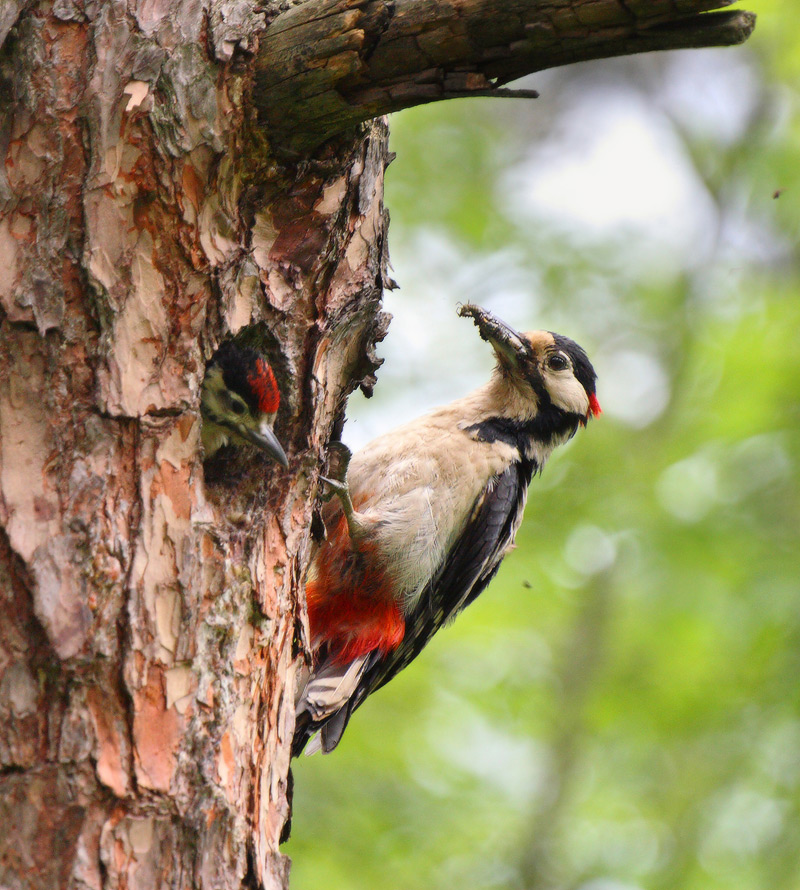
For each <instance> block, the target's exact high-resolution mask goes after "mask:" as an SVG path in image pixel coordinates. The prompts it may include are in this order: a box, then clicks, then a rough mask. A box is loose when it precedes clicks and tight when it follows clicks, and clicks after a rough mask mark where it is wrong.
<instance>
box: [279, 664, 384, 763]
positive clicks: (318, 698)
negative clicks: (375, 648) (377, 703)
mask: <svg viewBox="0 0 800 890" xmlns="http://www.w3.org/2000/svg"><path fill="white" fill-rule="evenodd" d="M372 654H374V653H369V654H367V655H361V656H359V657H358V658H356V659H354V660H353V661H351V662H350V663H349V664H345V665H341V664H338V663H336V662H335V661H327V662H325V663H324V664H323V665H322V666H321V667H320V669H319V670H318V671H315V672H314V673H313V674H312V675H311V677H310V678H309V680H308V683H307V684H306V687H305V689H304V690H303V691H302V693H301V694H300V698H299V699H298V702H297V709H296V714H295V716H296V719H295V732H294V740H293V742H292V756H293V757H297V756H298V754H300V752H301V751H302V750H303V748H305V747H306V743H307V742H308V740H309V739H310V738H311V736H312V735H314V733H315V732H316V731H317V730H320V733H319V736H318V737H317V738H316V739H314V740H313V741H312V743H311V744H310V745H309V746H308V749H307V750H306V754H314V753H316V752H317V751H319V750H321V751H322V752H323V753H324V754H328V753H330V752H331V751H333V749H334V748H335V747H336V746H337V745H338V744H339V741H340V739H341V738H342V734H343V733H344V730H345V727H346V726H347V722H348V720H349V719H350V714H351V713H352V710H353V705H352V704H351V699H352V697H353V695H354V694H355V692H356V691H357V689H358V685H359V683H360V682H361V678H362V677H363V675H364V672H365V670H366V669H367V666H368V664H369V663H371V660H372V659H371V658H370V655H372Z"/></svg>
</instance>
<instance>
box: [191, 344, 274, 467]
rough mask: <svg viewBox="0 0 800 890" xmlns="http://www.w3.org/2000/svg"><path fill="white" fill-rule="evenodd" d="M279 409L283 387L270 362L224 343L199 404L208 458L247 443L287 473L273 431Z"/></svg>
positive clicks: (208, 372) (213, 361) (212, 363)
mask: <svg viewBox="0 0 800 890" xmlns="http://www.w3.org/2000/svg"><path fill="white" fill-rule="evenodd" d="M279 404H280V393H279V391H278V384H277V383H276V381H275V375H274V374H273V372H272V368H271V367H270V365H269V362H268V361H267V360H266V358H264V356H263V355H261V354H260V353H258V352H256V351H255V350H254V349H250V348H249V347H246V346H241V345H240V344H238V343H235V342H233V341H232V340H228V341H227V342H225V343H223V344H222V346H220V348H219V349H218V350H217V351H216V352H215V353H214V355H213V356H212V358H211V361H210V362H209V363H208V365H207V367H206V376H205V379H204V380H203V391H202V394H201V398H200V411H201V413H202V415H203V433H202V437H203V448H204V449H205V455H206V458H209V457H211V456H212V455H214V454H216V452H217V451H219V449H220V448H222V446H223V445H228V444H232V445H242V444H244V443H248V444H250V445H255V446H256V447H257V448H260V449H261V450H262V451H263V452H265V453H266V454H268V455H269V456H270V457H271V458H272V459H273V460H276V461H277V462H278V463H279V464H281V466H284V467H287V466H288V465H289V462H288V460H287V459H286V454H285V452H284V450H283V448H282V447H281V443H280V442H279V441H278V438H277V436H276V435H275V433H274V432H273V429H272V427H273V424H274V423H275V415H276V414H277V412H278V406H279Z"/></svg>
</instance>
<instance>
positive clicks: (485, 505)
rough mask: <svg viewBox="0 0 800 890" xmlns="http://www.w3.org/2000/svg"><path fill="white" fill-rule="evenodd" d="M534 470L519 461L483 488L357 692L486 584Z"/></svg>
mask: <svg viewBox="0 0 800 890" xmlns="http://www.w3.org/2000/svg"><path fill="white" fill-rule="evenodd" d="M532 470H533V467H532V465H531V464H528V463H527V462H520V463H517V462H515V463H513V464H511V466H509V467H508V469H507V470H506V471H505V472H504V473H502V474H500V475H499V476H497V477H496V478H495V479H493V480H492V481H491V482H490V483H489V484H488V485H487V486H486V488H485V489H484V490H483V491H482V492H481V494H480V496H479V497H478V499H477V501H476V502H475V507H474V508H473V510H472V516H471V518H470V520H469V521H468V523H467V525H466V527H465V528H464V530H463V532H462V533H461V535H460V536H459V538H458V541H457V543H456V544H455V546H454V547H453V549H452V550H451V551H450V552H449V553H448V555H447V558H446V559H445V560H444V562H443V564H442V566H441V568H440V569H439V571H438V572H437V573H436V574H435V575H434V577H433V578H432V579H431V580H430V581H429V582H428V584H427V585H426V587H425V589H424V590H423V592H422V595H421V596H420V597H419V599H418V600H417V602H416V604H415V606H414V608H413V610H412V611H411V612H410V613H409V614H408V615H406V633H405V636H404V638H403V641H402V643H401V644H400V645H399V646H398V647H397V649H395V650H394V651H392V652H390V653H388V654H387V655H386V656H384V657H383V658H382V659H381V660H380V661H379V662H377V663H376V664H374V665H372V666H371V667H370V668H368V669H367V670H366V671H365V673H364V675H363V676H362V679H361V683H360V684H359V688H358V689H357V690H356V693H355V696H358V694H359V692H360V691H361V689H362V687H364V686H365V685H367V684H369V689H368V691H367V692H366V694H365V696H363V697H366V695H369V694H370V693H371V692H374V691H375V690H376V689H379V688H380V687H381V686H383V685H384V684H385V683H388V682H389V680H391V679H392V677H394V676H395V674H397V673H398V671H401V670H402V669H403V668H404V667H406V666H407V665H409V664H410V663H411V662H412V661H413V660H414V659H415V658H416V657H417V655H419V653H420V652H421V651H422V650H423V649H424V648H425V646H426V645H427V644H428V642H429V641H430V639H431V637H432V636H433V635H434V634H435V633H436V631H438V630H439V628H440V627H442V625H444V624H446V623H447V622H448V621H450V620H452V619H453V618H455V616H456V615H457V614H458V613H459V612H460V611H462V609H464V608H465V607H466V606H468V605H469V604H470V603H471V602H472V601H473V600H474V599H475V598H476V597H477V596H478V595H479V594H480V593H481V592H482V591H483V590H484V589H485V588H486V586H487V585H488V583H489V582H490V581H491V580H492V578H493V577H494V575H495V573H496V572H497V570H498V568H499V567H500V563H501V561H502V559H503V555H504V554H505V552H506V550H507V549H508V547H509V545H510V544H511V543H512V542H513V540H514V535H515V534H516V531H517V528H518V526H519V523H520V521H521V519H522V511H523V510H524V508H525V497H526V494H527V490H528V483H529V482H530V479H531V473H532ZM355 696H354V697H355ZM363 697H362V700H363Z"/></svg>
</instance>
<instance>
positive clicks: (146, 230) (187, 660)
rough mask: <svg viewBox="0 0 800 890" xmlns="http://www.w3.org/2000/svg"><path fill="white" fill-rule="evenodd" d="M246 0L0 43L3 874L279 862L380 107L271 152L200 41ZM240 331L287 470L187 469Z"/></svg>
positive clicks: (70, 878)
mask: <svg viewBox="0 0 800 890" xmlns="http://www.w3.org/2000/svg"><path fill="white" fill-rule="evenodd" d="M21 9H22V7H21V6H20V10H21ZM128 9H130V10H131V12H128ZM237 9H238V7H235V6H232V5H226V4H220V5H219V7H218V8H217V9H216V10H215V11H212V14H211V17H210V19H209V18H207V17H206V15H205V14H204V11H203V9H202V7H201V6H200V5H199V4H196V3H192V2H190V0H187V2H183V3H174V2H168V3H167V2H164V3H162V4H159V3H153V2H149V0H144V2H140V3H134V4H124V3H113V2H108V3H104V4H100V5H95V6H94V7H93V8H92V12H90V11H89V6H88V4H87V6H86V8H85V9H84V8H83V7H82V6H79V5H78V4H71V3H66V2H65V3H55V4H54V5H52V6H49V5H47V6H44V5H37V6H36V7H30V8H29V9H28V11H27V12H25V13H24V14H23V15H22V17H21V18H20V19H19V20H18V21H17V22H16V25H15V27H14V29H13V30H12V31H10V33H9V36H8V38H7V40H6V44H5V46H4V49H3V56H2V73H1V75H0V76H2V86H0V97H3V98H2V100H1V104H2V108H0V113H1V114H2V119H1V120H0V152H2V156H3V160H4V163H3V165H2V166H0V263H2V274H1V275H0V307H1V309H0V595H2V597H3V604H4V615H5V617H4V621H3V622H2V623H0V641H1V642H0V767H1V768H2V773H1V774H0V822H2V824H3V826H4V828H3V831H0V885H2V886H3V887H36V888H48V887H53V888H56V887H58V888H62V887H66V886H81V887H83V886H86V887H101V886H106V887H116V886H128V887H141V888H147V890H152V888H156V887H161V886H164V887H167V886H168V887H225V888H231V887H235V886H240V885H241V886H256V885H258V886H260V885H264V886H266V887H282V886H285V885H286V882H287V879H286V872H287V863H286V862H285V861H284V857H282V856H281V855H280V854H279V853H278V839H279V836H280V833H281V829H282V827H283V824H284V821H285V819H286V817H287V814H288V804H287V796H286V791H287V775H288V766H289V742H290V740H291V733H292V725H293V720H294V717H293V692H292V686H293V669H294V664H295V661H296V658H297V655H298V653H302V650H303V646H304V635H303V630H302V619H301V617H300V614H301V613H300V610H299V607H298V603H299V602H300V600H301V598H302V597H301V594H300V590H301V584H300V581H301V578H302V575H303V571H304V563H305V558H306V549H307V542H308V527H309V520H310V516H311V508H312V505H313V503H314V499H315V496H316V480H317V474H318V471H319V467H320V460H321V458H322V457H323V456H324V445H325V443H326V442H327V441H328V439H329V437H330V435H331V431H332V426H333V424H334V422H335V420H336V417H337V416H338V413H339V411H340V409H341V407H342V403H343V396H344V394H345V392H346V391H347V390H348V388H350V387H351V386H352V385H353V384H352V383H351V381H358V380H361V379H362V378H364V377H365V375H369V374H370V373H371V371H372V370H373V363H372V360H371V359H370V357H369V356H370V354H371V352H370V351H371V349H372V344H373V343H374V341H375V340H376V338H377V337H378V336H379V335H380V329H381V325H382V324H383V320H382V318H381V315H380V312H379V299H380V295H381V285H382V277H383V269H384V264H385V257H384V250H383V232H384V226H385V220H384V213H383V207H382V178H383V168H384V165H385V163H386V158H387V151H386V128H385V125H383V124H380V123H379V124H376V125H374V126H372V127H370V128H369V129H368V130H367V131H365V132H361V133H360V134H358V135H357V136H351V137H350V138H348V139H345V140H343V141H340V142H339V143H338V144H336V145H332V146H330V148H329V149H328V150H327V151H325V152H323V153H321V154H319V155H318V156H317V157H316V158H315V159H313V160H312V159H307V160H305V161H304V162H303V163H301V164H298V165H295V166H292V167H285V166H279V165H277V164H275V163H274V162H272V161H271V160H270V158H269V156H268V155H267V153H266V152H265V151H264V148H263V145H262V141H261V138H260V135H259V134H258V133H256V132H255V131H254V130H253V128H252V126H251V122H250V120H249V118H248V114H247V110H246V105H245V103H243V101H242V97H243V96H244V95H245V87H246V80H247V77H248V71H247V66H246V64H242V65H240V66H239V67H237V66H236V65H235V64H233V63H231V62H230V60H228V61H227V62H226V61H224V60H223V61H220V59H219V56H223V57H224V56H226V55H227V56H228V57H230V56H231V55H232V52H233V48H234V46H236V45H237V40H238V41H239V43H240V44H246V42H247V41H248V40H250V39H251V30H252V23H247V22H245V23H244V24H243V25H241V33H240V36H239V37H237V30H236V27H235V26H234V25H231V23H230V22H229V21H226V19H225V15H226V14H227V13H231V14H233V13H235V12H236V10H237ZM248 25H249V27H248ZM208 49H211V50H213V52H212V53H209V52H208ZM215 54H216V56H217V58H215V57H214V55H215ZM244 328H250V329H251V334H253V335H254V336H258V337H259V338H260V340H261V341H262V342H263V343H264V344H265V346H266V347H267V348H269V350H270V354H271V357H272V360H273V363H274V365H275V366H276V367H277V368H278V369H279V377H280V380H281V386H282V389H283V394H284V400H283V406H282V409H281V412H280V415H279V419H278V425H277V429H278V432H279V435H280V436H281V438H282V440H283V442H284V443H285V444H286V446H287V450H288V451H289V454H290V459H291V467H290V470H289V471H288V472H284V471H282V470H280V468H278V467H277V465H275V464H271V463H267V462H265V461H264V460H261V459H259V457H258V456H257V455H256V454H250V455H247V456H246V457H244V458H242V459H240V460H236V461H234V463H233V465H231V464H225V465H223V466H219V465H214V466H211V467H206V468H205V472H204V467H203V463H202V459H201V452H200V448H199V426H200V421H199V416H198V410H197V407H198V392H199V387H200V384H201V381H202V378H203V372H204V365H205V362H206V360H207V359H208V357H209V355H210V354H211V352H212V351H213V350H214V348H215V347H216V345H217V344H218V343H219V341H220V339H221V338H224V337H225V336H228V335H230V334H231V333H234V332H239V331H242V330H243V329H244ZM213 480H217V481H216V482H215V481H213Z"/></svg>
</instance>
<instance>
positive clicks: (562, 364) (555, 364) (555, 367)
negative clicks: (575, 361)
mask: <svg viewBox="0 0 800 890" xmlns="http://www.w3.org/2000/svg"><path fill="white" fill-rule="evenodd" d="M547 367H548V368H550V369H551V370H552V371H563V370H565V369H566V368H568V367H569V362H568V361H567V359H566V358H565V357H564V356H563V355H561V353H560V352H554V353H553V354H552V355H551V356H550V357H549V358H548V359H547Z"/></svg>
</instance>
